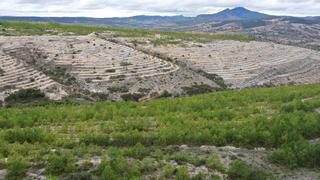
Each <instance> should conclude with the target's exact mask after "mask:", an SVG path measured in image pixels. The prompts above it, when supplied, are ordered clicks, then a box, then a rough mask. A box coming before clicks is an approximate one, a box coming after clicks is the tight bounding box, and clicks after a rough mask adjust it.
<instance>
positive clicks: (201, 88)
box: [182, 84, 215, 96]
mask: <svg viewBox="0 0 320 180" xmlns="http://www.w3.org/2000/svg"><path fill="white" fill-rule="evenodd" d="M182 89H183V91H184V93H185V94H186V95H189V96H192V95H197V94H204V93H209V92H213V91H215V88H213V87H211V86H209V85H206V84H201V85H193V86H191V87H182Z"/></svg>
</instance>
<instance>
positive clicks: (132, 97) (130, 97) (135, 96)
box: [121, 93, 144, 101]
mask: <svg viewBox="0 0 320 180" xmlns="http://www.w3.org/2000/svg"><path fill="white" fill-rule="evenodd" d="M143 96H144V95H143V94H140V93H133V94H131V93H129V94H123V95H121V98H122V99H123V100H125V101H139V99H140V98H142V97H143Z"/></svg>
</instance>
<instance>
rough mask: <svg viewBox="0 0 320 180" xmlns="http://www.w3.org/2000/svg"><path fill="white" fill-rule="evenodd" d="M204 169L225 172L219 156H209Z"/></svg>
mask: <svg viewBox="0 0 320 180" xmlns="http://www.w3.org/2000/svg"><path fill="white" fill-rule="evenodd" d="M206 167H207V168H210V169H214V170H218V171H219V172H225V167H224V165H223V164H222V163H221V161H220V158H219V156H217V155H211V156H210V157H209V158H208V159H207V160H206Z"/></svg>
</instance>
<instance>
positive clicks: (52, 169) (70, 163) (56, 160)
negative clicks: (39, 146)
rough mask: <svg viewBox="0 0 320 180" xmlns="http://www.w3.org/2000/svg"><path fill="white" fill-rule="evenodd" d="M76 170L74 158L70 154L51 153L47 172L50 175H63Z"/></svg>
mask: <svg viewBox="0 0 320 180" xmlns="http://www.w3.org/2000/svg"><path fill="white" fill-rule="evenodd" d="M75 170H76V166H75V162H74V158H73V156H72V155H71V154H69V153H51V154H49V157H48V165H47V168H46V172H47V173H48V174H50V175H61V174H64V173H71V172H73V171H75Z"/></svg>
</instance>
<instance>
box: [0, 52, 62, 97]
mask: <svg viewBox="0 0 320 180" xmlns="http://www.w3.org/2000/svg"><path fill="white" fill-rule="evenodd" d="M0 69H1V74H0V82H1V83H0V100H1V101H3V100H4V98H5V97H6V96H8V95H9V94H11V93H14V92H15V91H18V90H19V89H32V88H34V89H40V90H43V91H45V92H46V94H47V96H48V97H50V98H51V99H55V100H58V99H61V98H62V97H63V96H64V95H66V93H65V92H64V91H63V90H62V89H61V86H60V84H58V83H56V82H55V81H53V80H52V79H50V78H49V77H48V76H46V75H45V74H43V73H41V72H39V71H37V70H35V69H34V68H32V67H30V66H29V65H27V64H26V63H24V62H22V61H20V60H18V59H15V58H12V57H10V56H7V55H0Z"/></svg>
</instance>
